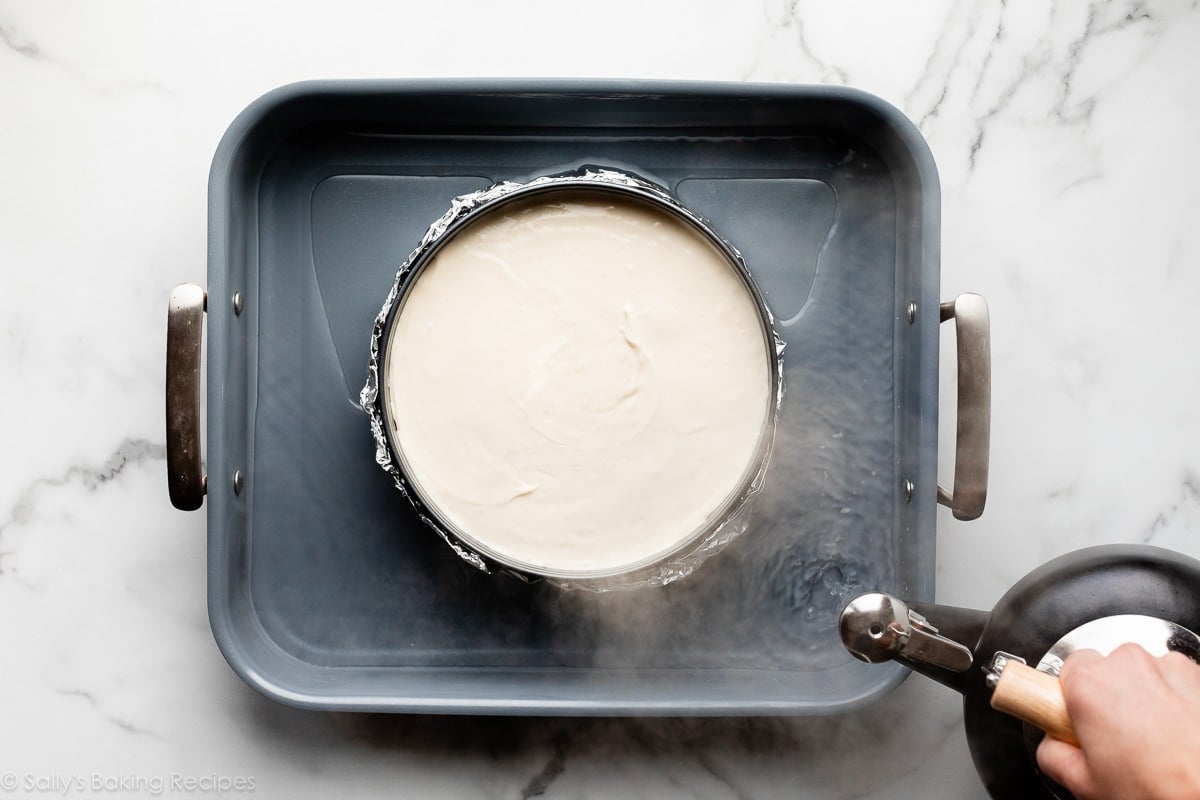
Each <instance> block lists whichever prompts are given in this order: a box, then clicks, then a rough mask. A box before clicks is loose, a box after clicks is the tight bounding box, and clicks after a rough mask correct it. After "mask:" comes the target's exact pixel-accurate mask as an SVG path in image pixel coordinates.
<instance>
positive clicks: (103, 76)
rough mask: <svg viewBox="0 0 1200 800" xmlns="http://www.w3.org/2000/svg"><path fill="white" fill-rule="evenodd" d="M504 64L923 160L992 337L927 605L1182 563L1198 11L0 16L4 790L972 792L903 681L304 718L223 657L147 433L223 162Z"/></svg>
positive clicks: (199, 534) (0, 737)
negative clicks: (1178, 558)
mask: <svg viewBox="0 0 1200 800" xmlns="http://www.w3.org/2000/svg"><path fill="white" fill-rule="evenodd" d="M613 32H620V34H621V35H622V36H623V39H622V40H621V43H619V44H618V43H616V42H615V41H614V40H613V38H612V37H611V33H613ZM522 45H529V46H522ZM488 75H507V76H595V77H662V78H703V79H718V80H768V81H788V82H827V83H846V84H850V85H854V86H857V87H859V88H862V89H865V90H867V91H870V92H874V93H876V94H878V95H881V96H882V97H884V98H886V99H888V100H889V101H891V102H892V103H894V104H895V105H897V106H898V107H900V108H901V109H903V110H904V111H905V112H906V113H907V114H908V115H909V116H910V117H911V118H912V119H914V120H915V121H916V122H917V123H918V124H919V125H920V128H921V130H922V131H923V133H924V134H925V136H926V137H927V138H928V140H929V143H930V145H931V147H932V149H933V152H934V155H935V157H936V160H937V163H938V166H939V169H940V171H941V176H942V185H943V207H944V220H943V267H942V274H943V296H944V297H949V296H952V295H953V294H955V293H956V292H958V291H963V290H972V291H978V292H980V293H982V294H983V295H985V296H986V297H987V298H988V300H989V301H990V304H991V309H992V320H993V335H994V339H993V361H994V394H993V403H994V416H993V434H994V439H993V451H992V461H991V464H992V481H991V494H990V498H989V505H988V510H987V513H986V514H985V516H984V517H983V519H981V520H979V521H977V522H973V523H958V522H956V521H954V520H953V519H952V518H951V517H950V516H949V515H948V514H946V513H945V512H940V513H942V514H943V515H942V516H941V517H940V519H939V531H938V535H939V543H938V561H939V570H938V579H939V590H938V596H939V600H941V601H943V602H947V603H951V604H957V605H966V606H974V607H979V608H990V606H991V605H992V604H993V603H994V602H995V600H996V599H997V598H998V597H999V596H1000V594H1001V593H1002V592H1003V591H1004V590H1005V589H1006V588H1007V587H1008V586H1009V585H1010V584H1011V583H1012V582H1013V581H1015V580H1016V579H1017V578H1019V577H1020V576H1021V575H1022V574H1024V573H1025V572H1026V571H1028V570H1029V569H1031V568H1032V567H1034V566H1036V565H1037V564H1039V563H1041V562H1043V561H1044V560H1046V559H1048V558H1049V557H1051V556H1054V555H1057V554H1059V553H1063V552H1066V551H1068V550H1072V549H1074V548H1076V547H1079V546H1082V545H1085V544H1089V543H1097V542H1112V541H1126V540H1134V541H1149V542H1153V543H1156V544H1160V545H1163V546H1167V547H1171V548H1175V549H1178V550H1182V551H1184V552H1188V553H1190V554H1192V555H1200V414H1197V412H1196V408H1197V402H1198V400H1200V358H1197V356H1196V348H1197V345H1198V344H1200V313H1198V312H1197V305H1198V301H1200V180H1198V178H1200V147H1198V146H1197V143H1198V142H1200V11H1198V10H1197V7H1196V3H1195V2H1192V3H1187V2H1175V1H1174V0H1164V1H1163V2H1138V3H1092V4H1087V3H1083V2H1058V3H1053V4H1047V3H1044V2H1041V1H1040V0H1008V2H1003V0H996V1H993V0H978V1H976V0H935V1H934V2H929V3H895V2H853V3H846V2H832V1H830V2H823V3H818V2H811V1H808V2H806V1H805V0H793V2H790V3H789V2H783V0H765V2H764V1H762V0H745V2H741V1H739V2H734V1H733V0H724V1H723V2H722V1H719V0H674V1H673V2H661V1H660V0H607V2H605V3H600V4H592V5H587V6H580V5H579V4H574V3H566V2H561V0H545V1H544V2H528V1H519V0H506V1H505V2H463V1H461V0H460V2H455V3H440V4H437V3H424V4H420V6H418V5H417V4H415V3H367V2H342V3H338V4H327V5H321V4H317V3H311V2H290V3H283V2H280V3H270V4H266V3H240V2H221V3H211V2H210V3H204V4H191V5H187V6H184V5H177V4H164V3H151V2H138V3H132V2H119V3H108V2H94V3H84V2H78V3H64V2H35V1H34V0H25V1H24V2H12V0H0V328H2V335H0V385H2V386H3V394H2V397H3V401H2V402H3V406H2V411H3V413H0V452H3V457H2V459H0V477H2V480H0V789H7V788H9V787H8V785H7V781H9V780H11V779H16V780H17V781H18V782H19V784H20V786H21V787H24V786H27V785H28V784H27V782H28V781H29V780H31V779H36V780H39V781H40V782H41V783H40V784H39V785H38V787H35V790H34V792H33V793H34V794H41V793H58V794H60V795H61V794H64V793H66V794H69V795H72V796H80V795H86V794H108V795H113V796H119V795H123V794H128V795H130V796H146V795H151V794H155V793H156V790H161V791H159V792H158V793H160V794H164V795H167V794H179V795H180V796H194V795H197V794H215V788H216V787H214V786H213V785H212V779H213V778H214V777H220V778H225V779H228V780H233V779H236V778H239V777H240V778H243V779H251V780H252V782H253V793H254V794H256V795H258V796H264V797H296V798H300V797H327V796H349V795H351V794H358V793H362V792H366V791H368V790H380V791H383V790H386V791H387V792H388V794H390V795H392V796H400V797H480V798H483V797H489V798H490V797H529V796H538V795H540V796H544V797H551V798H557V797H612V796H622V797H626V796H628V797H655V798H670V797H680V798H682V797H704V798H725V797H735V798H774V797H804V798H852V797H853V798H861V797H880V798H884V797H886V798H906V797H961V798H971V797H982V796H983V795H984V792H983V789H982V788H981V786H980V784H979V782H978V780H977V778H976V777H975V773H974V770H973V768H972V766H971V763H970V760H969V758H968V755H967V749H966V744H965V741H964V738H963V734H962V729H961V713H960V710H959V703H958V698H957V697H956V696H954V695H952V694H951V693H949V692H948V691H946V690H943V689H941V688H940V687H937V686H935V685H933V684H932V683H930V682H928V681H925V680H923V679H919V678H917V679H913V680H910V681H908V682H907V683H906V684H905V685H904V686H903V687H902V688H901V689H899V690H898V691H897V692H895V693H894V694H892V695H891V696H890V697H888V698H887V699H886V700H884V701H883V702H882V703H880V704H878V705H876V706H874V707H872V708H870V709H867V710H864V711H861V712H858V713H855V714H851V715H848V716H843V717H833V718H819V719H814V718H806V719H772V720H693V721H654V720H650V721H620V720H607V721H576V720H550V721H542V720H515V721H514V720H477V719H450V720H443V719H431V718H415V719H414V718H378V717H359V716H349V715H330V714H321V713H308V712H302V711H295V710H292V709H288V708H284V707H281V706H277V705H275V704H273V703H272V702H270V701H267V700H265V699H262V698H261V697H259V696H258V695H257V694H255V693H254V692H253V691H252V690H250V689H248V688H247V687H245V686H244V685H243V684H242V683H241V682H240V681H239V680H238V679H237V678H236V677H235V676H234V675H233V673H232V672H231V671H230V670H229V669H228V668H227V667H226V665H225V663H224V662H223V660H222V659H221V656H220V654H219V653H218V652H217V649H216V646H215V645H214V643H213V641H212V637H211V635H210V633H209V630H208V623H207V619H206V613H205V596H204V572H205V557H204V526H205V515H204V513H203V512H200V513H194V514H185V513H182V512H178V511H175V510H173V509H172V508H171V507H170V505H169V503H168V501H167V493H166V485H165V480H164V472H165V470H164V463H163V437H164V434H163V430H162V427H163V424H162V411H161V408H162V394H163V364H162V359H163V333H164V317H165V314H164V311H165V300H166V296H167V292H168V291H169V289H170V287H171V286H172V285H174V284H175V283H178V282H181V281H185V280H203V278H204V276H205V247H206V230H205V202H206V178H207V170H208V165H209V161H210V159H211V156H212V152H213V149H214V147H215V146H216V143H217V140H218V138H219V137H220V135H221V133H222V132H223V130H224V129H225V127H226V126H227V125H228V123H229V122H230V120H231V119H232V118H233V117H234V115H235V114H236V113H237V112H238V111H239V110H241V109H242V108H243V107H244V106H245V105H246V104H247V103H248V102H250V101H251V100H252V99H254V98H255V97H257V96H258V95H260V94H262V93H263V92H265V91H267V90H269V89H271V88H273V87H275V86H277V85H280V84H283V83H287V82H290V81H294V80H298V79H303V78H315V77H367V76H370V77H395V78H403V77H415V76H488ZM945 346H946V347H947V350H945V351H944V353H945V354H946V355H949V351H948V346H949V342H948V341H947V342H946V343H945ZM943 372H944V374H943V382H944V383H943V391H949V389H950V388H951V387H950V383H949V381H950V380H951V375H950V374H949V373H948V372H947V371H946V370H943ZM942 431H943V446H942V455H943V458H944V459H946V460H947V461H948V459H949V458H950V456H951V452H950V449H951V445H950V442H951V440H952V432H953V420H952V419H951V418H947V419H946V420H944V422H943V426H942ZM9 775H11V776H12V778H9V777H8V776H9ZM173 775H178V776H180V777H181V779H189V778H190V779H193V780H194V781H198V782H200V785H199V786H195V787H193V789H192V790H191V791H189V790H188V789H187V788H186V787H182V788H176V789H173V787H172V784H171V779H172V776H173ZM97 776H98V777H99V779H100V783H99V784H95V783H93V781H94V780H96V777H97ZM159 781H162V782H163V783H162V784H160V783H158V782H159ZM243 788H244V786H243ZM64 789H65V792H64ZM241 794H242V795H244V794H246V792H241ZM226 795H227V796H228V795H233V796H238V795H239V793H238V792H237V791H234V790H233V789H232V787H230V788H229V789H227V791H226Z"/></svg>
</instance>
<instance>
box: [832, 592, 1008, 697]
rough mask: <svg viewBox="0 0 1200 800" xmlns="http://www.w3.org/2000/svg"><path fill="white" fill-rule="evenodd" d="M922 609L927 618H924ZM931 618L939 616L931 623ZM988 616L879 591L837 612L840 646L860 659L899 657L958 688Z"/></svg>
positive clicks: (875, 661)
mask: <svg viewBox="0 0 1200 800" xmlns="http://www.w3.org/2000/svg"><path fill="white" fill-rule="evenodd" d="M925 612H927V613H928V614H929V616H926V613H925ZM930 617H932V618H933V619H936V620H938V625H937V626H935V625H934V624H933V623H932V622H931V621H930ZM987 619H988V615H987V614H986V613H984V612H982V611H973V610H970V609H963V608H955V607H952V606H936V605H932V604H921V605H920V606H917V604H913V607H910V605H909V604H907V603H905V602H904V601H902V600H900V599H898V598H896V597H893V596H892V595H889V594H884V593H882V592H870V593H868V594H864V595H860V596H859V597H856V598H854V599H853V600H851V601H850V603H849V604H847V606H846V608H845V609H843V611H842V616H841V620H840V624H839V626H838V629H839V632H840V633H841V636H842V644H844V645H845V646H846V649H847V650H849V651H850V653H851V654H852V655H853V656H854V657H855V658H858V659H860V660H862V661H867V662H869V663H872V664H878V663H881V662H884V661H893V660H895V661H899V662H900V663H902V664H904V665H905V666H907V667H908V668H909V669H911V670H913V671H914V672H920V673H921V674H922V675H925V676H927V677H929V678H932V679H933V680H935V681H937V682H938V683H941V684H943V685H945V686H948V687H950V688H951V689H954V690H955V691H958V692H962V691H964V690H965V687H966V677H967V676H966V673H967V672H968V670H970V669H971V665H972V664H973V663H974V661H975V656H974V653H973V652H972V649H971V648H972V647H974V645H975V644H976V643H977V642H978V641H979V637H980V635H981V634H982V633H983V628H984V626H985V625H986V623H987Z"/></svg>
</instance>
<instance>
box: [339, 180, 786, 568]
mask: <svg viewBox="0 0 1200 800" xmlns="http://www.w3.org/2000/svg"><path fill="white" fill-rule="evenodd" d="M551 186H554V187H557V186H561V187H562V188H578V189H587V188H589V187H604V188H610V189H611V188H624V189H627V190H629V192H630V194H631V195H632V196H634V197H641V198H643V199H649V200H651V201H654V202H656V203H658V204H661V205H662V206H664V207H665V209H666V210H669V211H671V212H673V213H675V214H676V215H678V216H681V217H684V218H686V219H688V220H690V221H692V222H693V223H695V224H696V225H697V226H699V227H700V228H701V229H702V230H704V231H705V232H706V233H707V234H708V236H709V238H711V239H712V240H713V242H714V243H715V244H719V245H720V249H722V250H723V251H724V252H725V253H726V254H727V255H728V256H729V257H730V258H731V259H732V260H733V261H734V263H735V264H736V266H737V268H738V269H739V270H740V271H741V272H742V274H743V277H744V278H745V279H746V282H747V284H748V285H749V287H750V289H751V294H752V296H753V297H754V299H755V301H756V303H757V304H758V306H759V309H760V311H761V313H762V315H763V319H764V321H765V324H766V326H767V329H768V330H767V333H768V337H769V340H770V342H771V343H772V344H773V347H774V359H773V360H772V379H773V381H774V389H775V391H774V401H773V403H772V408H771V411H770V413H769V414H768V416H767V422H766V425H765V430H764V432H763V436H762V443H761V446H760V451H759V456H760V457H759V460H758V463H757V469H756V471H755V472H754V473H753V474H752V475H751V476H750V477H749V479H748V480H746V481H745V482H744V485H743V486H742V490H741V492H740V494H739V495H738V496H737V497H736V498H734V499H733V501H732V503H731V504H730V505H729V506H728V507H727V509H726V510H725V512H724V513H723V514H722V515H721V517H720V518H719V519H717V520H716V521H715V522H713V523H712V524H710V525H709V526H707V527H706V528H705V529H704V530H703V531H702V532H700V533H699V535H696V536H693V537H692V538H691V539H689V540H688V541H686V542H684V543H682V544H681V546H680V547H679V548H678V549H677V550H675V551H673V552H672V553H670V554H668V555H667V556H665V557H664V558H663V559H662V560H660V561H658V562H656V563H654V564H652V565H650V566H647V567H641V568H638V569H636V570H633V571H628V572H620V573H616V574H606V575H603V576H599V577H597V576H589V577H586V578H576V577H563V576H558V575H552V574H541V573H536V572H531V571H529V570H527V569H524V568H520V567H517V566H514V565H512V564H508V563H504V562H502V561H501V560H499V559H496V558H494V557H485V556H484V555H481V554H480V553H478V552H476V551H475V550H474V549H472V547H471V546H470V545H468V544H467V543H466V542H464V541H463V539H462V538H460V537H459V536H458V535H457V534H456V533H455V532H454V531H453V529H452V528H451V526H449V525H448V524H447V523H445V522H444V521H443V520H441V519H439V518H438V515H437V512H436V511H435V510H433V509H431V508H429V507H428V506H427V505H426V504H425V503H424V502H423V501H422V499H421V498H420V496H419V494H418V492H417V491H415V489H414V488H413V486H412V485H411V483H410V481H409V479H408V477H407V476H406V475H405V473H404V470H403V468H402V466H401V464H400V463H399V459H398V458H397V456H396V454H395V453H393V451H392V447H391V444H390V441H389V438H388V434H387V431H386V428H385V426H386V424H387V423H386V422H385V420H384V409H383V399H382V395H383V392H382V391H381V390H382V385H381V376H380V372H381V370H382V369H383V361H384V349H385V347H386V341H385V339H386V337H387V334H388V329H389V327H388V320H389V318H390V317H391V315H392V311H393V309H394V308H395V307H396V305H397V303H398V302H399V301H400V299H401V297H402V296H403V294H404V292H405V291H406V290H407V288H408V287H409V286H411V285H412V283H413V281H414V280H415V278H416V276H417V273H418V272H419V271H420V270H421V268H422V267H423V266H424V264H425V263H426V262H427V261H428V260H429V259H428V256H429V254H430V253H431V252H432V251H433V250H434V249H435V247H436V246H437V245H438V244H439V243H440V242H441V241H442V240H443V239H445V238H447V237H448V236H449V235H452V234H453V232H454V231H455V230H457V229H458V227H460V223H462V222H463V221H464V220H466V219H467V218H468V217H471V216H474V215H475V214H477V213H480V212H482V211H483V210H484V209H486V208H488V207H490V206H492V205H493V204H495V203H497V202H499V201H501V200H504V199H507V198H510V197H511V196H513V195H515V194H525V193H529V192H533V191H536V190H538V189H540V188H542V187H551ZM783 349H784V342H783V339H781V338H780V337H779V335H778V333H777V332H776V330H775V317H774V315H773V314H772V313H771V311H770V309H769V308H768V307H767V305H766V303H765V302H764V301H763V299H762V295H761V293H760V292H759V290H758V288H757V286H756V285H755V284H754V281H753V278H752V277H751V275H750V272H749V270H748V269H747V267H746V264H745V260H744V259H743V258H742V256H741V254H740V253H739V252H738V251H737V249H736V248H734V247H733V246H732V245H730V244H729V243H728V242H726V241H725V240H724V239H722V238H721V237H719V236H718V235H717V234H716V233H714V232H713V230H712V228H711V227H710V226H709V225H708V223H707V222H705V221H704V220H703V219H702V218H700V217H699V216H698V215H696V214H695V213H693V212H692V211H690V210H689V209H688V208H687V207H686V206H684V205H682V204H681V203H679V202H678V201H677V200H676V199H675V198H674V197H673V196H672V195H671V194H670V193H668V192H667V191H666V190H665V189H663V188H662V187H661V186H658V185H657V184H654V183H651V182H649V181H646V180H644V179H642V178H639V177H636V176H634V175H631V174H628V173H625V172H618V171H616V170H612V169H605V168H599V167H583V168H580V169H579V170H577V171H574V172H569V173H563V174H558V175H548V176H543V177H539V178H535V179H534V180H531V181H529V182H527V183H514V182H504V183H498V184H496V185H494V186H491V187H489V188H487V189H483V190H481V191H478V192H471V193H469V194H464V195H461V196H459V197H456V198H454V200H452V201H451V203H450V208H449V209H448V210H447V211H446V213H445V214H443V215H442V216H441V217H440V218H439V219H437V220H436V221H434V222H433V224H432V225H430V226H429V230H427V231H426V232H425V235H424V237H423V238H422V239H421V243H420V244H419V245H418V246H417V247H416V249H414V250H413V251H412V253H410V254H409V256H408V258H407V259H405V261H404V263H403V264H401V265H400V268H399V269H398V270H397V271H396V279H395V281H394V282H393V283H392V287H391V290H390V291H389V292H388V294H387V298H386V299H385V300H384V302H383V306H382V308H380V310H379V314H378V315H377V316H376V317H375V324H374V326H373V328H372V331H371V351H370V361H369V364H368V367H367V381H366V384H365V385H364V386H363V388H362V391H361V393H360V394H359V403H360V404H361V406H362V408H363V410H364V411H366V412H367V414H368V415H369V416H370V422H371V433H372V436H373V437H374V439H375V461H376V463H377V464H379V466H380V467H381V468H382V469H383V470H384V471H385V472H387V473H388V474H389V475H391V476H392V480H393V481H394V482H395V484H396V488H397V489H399V490H400V491H401V492H402V493H403V494H404V496H405V497H406V498H407V499H408V500H409V502H410V503H412V505H413V508H415V509H416V512H417V514H418V515H419V516H420V518H421V520H422V521H423V522H424V523H425V524H426V525H428V526H429V527H430V528H432V529H433V530H434V531H435V532H436V533H437V534H438V535H439V536H440V537H441V538H442V539H443V540H445V542H446V544H448V545H449V546H450V547H451V548H452V549H453V550H454V552H455V553H457V554H458V556H459V558H461V559H463V560H464V561H466V562H467V563H468V564H470V565H472V566H473V567H476V568H477V569H480V570H482V571H484V572H487V573H492V572H497V571H499V572H507V573H509V574H511V575H514V576H516V577H517V578H520V579H521V580H524V581H530V582H532V581H537V580H544V581H547V582H549V583H552V584H555V585H557V586H560V587H562V588H564V589H584V590H588V591H595V592H604V591H611V590H616V589H635V588H639V587H644V586H665V585H667V584H669V583H673V582H674V581H677V580H679V579H681V578H685V577H687V576H688V575H690V574H691V573H692V572H693V571H694V570H695V569H696V568H697V567H698V566H699V565H700V564H701V563H702V562H704V560H705V559H707V558H708V557H709V556H711V555H713V554H714V553H716V552H717V551H719V550H720V549H721V548H723V547H725V546H726V545H727V544H729V543H730V542H731V541H733V540H734V539H736V538H737V537H738V536H740V535H742V534H743V533H745V532H746V530H747V529H748V528H749V526H750V514H751V509H752V506H753V503H754V498H755V497H756V496H757V495H758V494H759V493H760V492H761V491H762V488H763V484H764V481H765V478H766V472H767V465H768V463H769V462H770V456H771V448H772V446H773V444H774V439H775V423H776V418H777V417H778V414H779V408H780V406H781V404H782V402H783V392H784V385H783Z"/></svg>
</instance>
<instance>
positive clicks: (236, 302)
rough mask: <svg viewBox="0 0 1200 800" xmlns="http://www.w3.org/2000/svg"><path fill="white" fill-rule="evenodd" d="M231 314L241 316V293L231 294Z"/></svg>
mask: <svg viewBox="0 0 1200 800" xmlns="http://www.w3.org/2000/svg"><path fill="white" fill-rule="evenodd" d="M233 313H234V314H235V315H236V316H239V317H240V316H241V315H242V293H241V292H234V293H233Z"/></svg>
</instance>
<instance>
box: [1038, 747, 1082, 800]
mask: <svg viewBox="0 0 1200 800" xmlns="http://www.w3.org/2000/svg"><path fill="white" fill-rule="evenodd" d="M1037 763H1038V768H1039V769H1041V771H1042V772H1044V773H1045V774H1046V776H1047V777H1049V778H1050V780H1052V781H1054V782H1055V783H1058V784H1061V785H1062V786H1065V787H1066V788H1067V789H1069V790H1070V791H1071V794H1073V795H1075V796H1076V797H1077V798H1081V800H1082V798H1087V797H1091V796H1092V794H1093V789H1094V786H1093V781H1092V771H1091V769H1089V768H1088V764H1087V760H1086V759H1085V758H1084V757H1083V751H1082V750H1080V749H1079V748H1078V747H1076V746H1075V745H1071V744H1067V743H1066V742H1060V741H1059V740H1058V739H1052V738H1050V737H1049V736H1047V737H1046V738H1044V739H1042V743H1041V744H1039V745H1038V749H1037Z"/></svg>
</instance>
